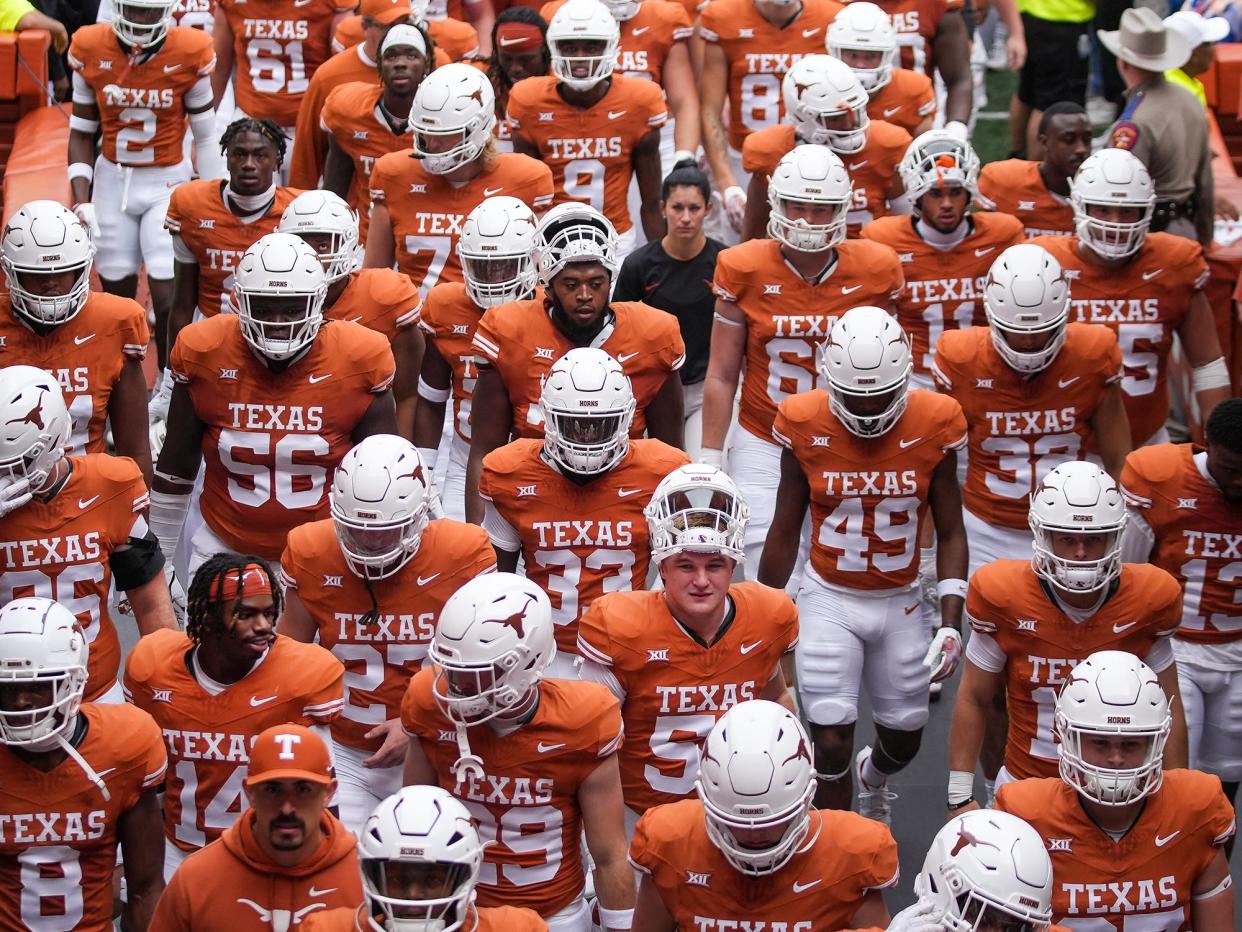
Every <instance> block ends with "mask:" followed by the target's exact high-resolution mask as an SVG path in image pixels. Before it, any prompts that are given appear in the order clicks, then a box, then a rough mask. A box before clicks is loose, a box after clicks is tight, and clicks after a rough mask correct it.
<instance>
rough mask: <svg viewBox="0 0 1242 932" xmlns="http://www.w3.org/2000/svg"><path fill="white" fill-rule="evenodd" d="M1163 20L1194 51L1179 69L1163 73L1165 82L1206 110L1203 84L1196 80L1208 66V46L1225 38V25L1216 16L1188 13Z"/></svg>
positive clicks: (1227, 30)
mask: <svg viewBox="0 0 1242 932" xmlns="http://www.w3.org/2000/svg"><path fill="white" fill-rule="evenodd" d="M1164 21H1165V23H1166V24H1167V25H1168V27H1169V28H1170V29H1174V30H1176V31H1177V32H1180V33H1181V34H1182V35H1183V36H1185V37H1186V39H1187V41H1188V42H1190V44H1191V46H1192V47H1193V48H1194V51H1193V52H1191V53H1190V60H1189V61H1187V62H1186V64H1184V65H1182V67H1180V68H1170V69H1169V70H1168V71H1166V72H1165V73H1164V77H1165V80H1167V81H1168V82H1169V83H1171V84H1176V85H1177V86H1178V87H1184V88H1185V89H1186V90H1188V91H1190V93H1192V94H1194V95H1195V97H1196V98H1198V100H1199V103H1201V104H1202V105H1203V106H1204V108H1205V109H1206V108H1207V95H1206V94H1205V93H1204V92H1203V82H1202V81H1200V80H1199V75H1201V74H1203V72H1205V71H1207V70H1208V68H1210V67H1211V65H1212V46H1214V45H1215V44H1216V43H1217V42H1220V41H1221V40H1222V39H1225V38H1228V36H1229V22H1228V21H1227V20H1225V19H1224V18H1223V17H1220V16H1213V17H1211V18H1204V17H1203V16H1200V15H1199V14H1198V13H1193V12H1191V11H1190V10H1179V11H1178V12H1177V13H1174V14H1173V15H1172V16H1167V17H1165V20H1164Z"/></svg>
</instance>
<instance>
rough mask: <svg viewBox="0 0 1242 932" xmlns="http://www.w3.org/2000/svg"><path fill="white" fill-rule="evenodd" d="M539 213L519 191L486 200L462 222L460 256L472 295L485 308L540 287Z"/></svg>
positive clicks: (521, 295)
mask: <svg viewBox="0 0 1242 932" xmlns="http://www.w3.org/2000/svg"><path fill="white" fill-rule="evenodd" d="M538 223H539V221H538V220H537V219H536V218H535V213H534V211H532V210H531V209H530V208H529V207H527V206H526V204H524V203H523V202H522V201H520V200H518V199H517V198H516V197H508V196H506V195H499V196H497V197H489V198H488V199H487V200H485V201H483V202H482V203H481V204H479V206H478V207H476V208H475V209H474V210H472V211H470V215H469V216H468V217H466V222H465V223H464V224H462V227H461V237H460V238H459V239H458V240H457V257H458V258H459V259H461V272H462V278H463V279H464V280H465V284H466V293H467V294H469V295H470V300H471V301H473V302H474V303H475V304H477V305H478V306H479V307H481V308H489V307H497V306H499V305H501V304H508V303H509V302H510V301H518V300H521V299H522V298H525V297H527V296H528V295H530V294H531V292H533V291H534V290H535V277H536V271H535V261H534V259H533V257H532V253H533V252H534V248H535V230H536V227H537V226H538Z"/></svg>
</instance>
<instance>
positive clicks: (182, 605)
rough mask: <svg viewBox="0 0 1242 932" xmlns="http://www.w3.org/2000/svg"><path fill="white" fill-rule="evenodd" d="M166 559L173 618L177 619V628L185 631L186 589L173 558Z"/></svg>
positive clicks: (166, 578)
mask: <svg viewBox="0 0 1242 932" xmlns="http://www.w3.org/2000/svg"><path fill="white" fill-rule="evenodd" d="M164 559H165V560H166V561H167V562H166V563H165V564H164V579H165V581H166V582H167V583H168V597H169V598H170V599H172V610H173V617H174V618H176V619H177V627H178V628H180V629H181V630H182V631H184V630H185V619H186V596H185V587H184V586H182V585H181V580H180V579H178V578H177V572H176V570H174V569H173V565H172V557H171V556H169V557H165V558H164Z"/></svg>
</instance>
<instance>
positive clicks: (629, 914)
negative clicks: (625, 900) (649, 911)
mask: <svg viewBox="0 0 1242 932" xmlns="http://www.w3.org/2000/svg"><path fill="white" fill-rule="evenodd" d="M599 921H600V922H601V923H603V926H604V928H605V929H628V928H630V927H631V926H632V925H633V924H634V910H632V909H604V907H602V906H601V907H600V908H599Z"/></svg>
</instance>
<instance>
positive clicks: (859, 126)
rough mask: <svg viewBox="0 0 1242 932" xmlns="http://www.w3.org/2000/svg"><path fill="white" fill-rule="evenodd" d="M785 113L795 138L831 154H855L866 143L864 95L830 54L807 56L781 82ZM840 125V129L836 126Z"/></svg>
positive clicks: (853, 77)
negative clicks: (841, 125) (793, 130)
mask: <svg viewBox="0 0 1242 932" xmlns="http://www.w3.org/2000/svg"><path fill="white" fill-rule="evenodd" d="M781 92H782V95H783V96H784V98H785V113H786V114H787V115H788V119H789V121H790V122H791V123H793V125H794V127H795V132H796V133H797V136H798V139H799V140H801V141H802V142H809V143H811V144H813V145H817V146H827V147H828V148H830V149H831V150H832V151H833V152H837V153H843V154H849V153H852V152H858V151H859V150H861V149H862V148H863V147H864V146H865V145H866V144H867V128H868V127H869V126H870V125H871V120H870V118H869V117H868V116H867V102H868V97H867V92H866V90H865V89H864V88H863V86H862V84H861V83H860V82H859V80H858V76H857V75H855V74H854V72H853V71H852V70H851V69H850V67H849V65H847V64H845V62H843V61H841V60H840V59H837V58H833V57H832V56H831V55H808V56H806V57H805V58H803V59H802V60H801V61H798V62H797V63H796V64H794V66H793V67H792V68H790V69H789V70H788V71H787V72H785V78H784V80H783V81H782V82H781ZM842 123H844V124H845V126H844V128H838V124H842Z"/></svg>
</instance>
